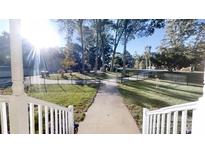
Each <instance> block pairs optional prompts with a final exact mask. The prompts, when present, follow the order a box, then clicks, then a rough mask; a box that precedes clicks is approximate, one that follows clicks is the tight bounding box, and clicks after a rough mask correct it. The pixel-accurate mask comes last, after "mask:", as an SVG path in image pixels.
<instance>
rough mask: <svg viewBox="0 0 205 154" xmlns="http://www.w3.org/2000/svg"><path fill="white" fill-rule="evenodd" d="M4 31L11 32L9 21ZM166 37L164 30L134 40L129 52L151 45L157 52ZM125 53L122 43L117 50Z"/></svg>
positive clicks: (2, 27)
mask: <svg viewBox="0 0 205 154" xmlns="http://www.w3.org/2000/svg"><path fill="white" fill-rule="evenodd" d="M46 22H48V23H49V25H51V26H52V27H53V29H54V31H56V33H58V25H57V24H54V23H53V22H50V21H49V20H47V21H46ZM3 31H7V32H9V21H8V20H0V33H2V32H3ZM163 36H164V29H157V30H156V31H155V33H154V34H153V35H152V36H149V37H143V38H136V39H134V40H131V41H129V42H128V44H127V50H128V51H129V52H130V53H131V54H132V55H133V54H135V53H136V52H137V54H143V52H144V48H145V46H147V45H149V46H151V47H152V49H151V51H152V52H154V51H156V47H157V46H159V45H160V41H161V40H162V39H163ZM60 42H61V45H63V44H64V36H62V35H61V36H60ZM122 51H123V45H122V43H121V42H120V43H119V46H118V48H117V52H122Z"/></svg>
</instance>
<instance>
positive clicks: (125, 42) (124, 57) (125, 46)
mask: <svg viewBox="0 0 205 154" xmlns="http://www.w3.org/2000/svg"><path fill="white" fill-rule="evenodd" d="M126 50H127V37H126V33H125V37H124V51H123V71H122V75H123V76H125V73H126V68H125V65H126Z"/></svg>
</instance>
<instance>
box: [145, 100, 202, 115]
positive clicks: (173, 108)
mask: <svg viewBox="0 0 205 154" xmlns="http://www.w3.org/2000/svg"><path fill="white" fill-rule="evenodd" d="M198 103H199V101H196V102H191V103H185V104H180V105H173V106H169V107H164V108H160V109H157V110H152V111H148V114H160V113H169V112H174V111H182V110H194V109H196V108H197V106H198Z"/></svg>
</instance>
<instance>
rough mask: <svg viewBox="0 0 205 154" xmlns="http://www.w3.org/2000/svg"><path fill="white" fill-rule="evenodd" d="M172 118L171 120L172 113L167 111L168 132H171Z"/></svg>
mask: <svg viewBox="0 0 205 154" xmlns="http://www.w3.org/2000/svg"><path fill="white" fill-rule="evenodd" d="M170 120H171V113H167V131H166V134H170Z"/></svg>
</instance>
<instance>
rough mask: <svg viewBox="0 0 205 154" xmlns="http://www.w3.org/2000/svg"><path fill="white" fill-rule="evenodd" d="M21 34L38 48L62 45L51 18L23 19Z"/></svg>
mask: <svg viewBox="0 0 205 154" xmlns="http://www.w3.org/2000/svg"><path fill="white" fill-rule="evenodd" d="M21 34H22V37H23V38H25V39H27V40H28V41H29V42H30V43H31V44H32V45H34V47H35V48H37V49H41V48H49V47H56V46H59V45H60V36H59V35H58V33H57V31H56V30H55V29H54V27H53V26H52V25H51V23H50V22H49V20H22V28H21Z"/></svg>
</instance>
